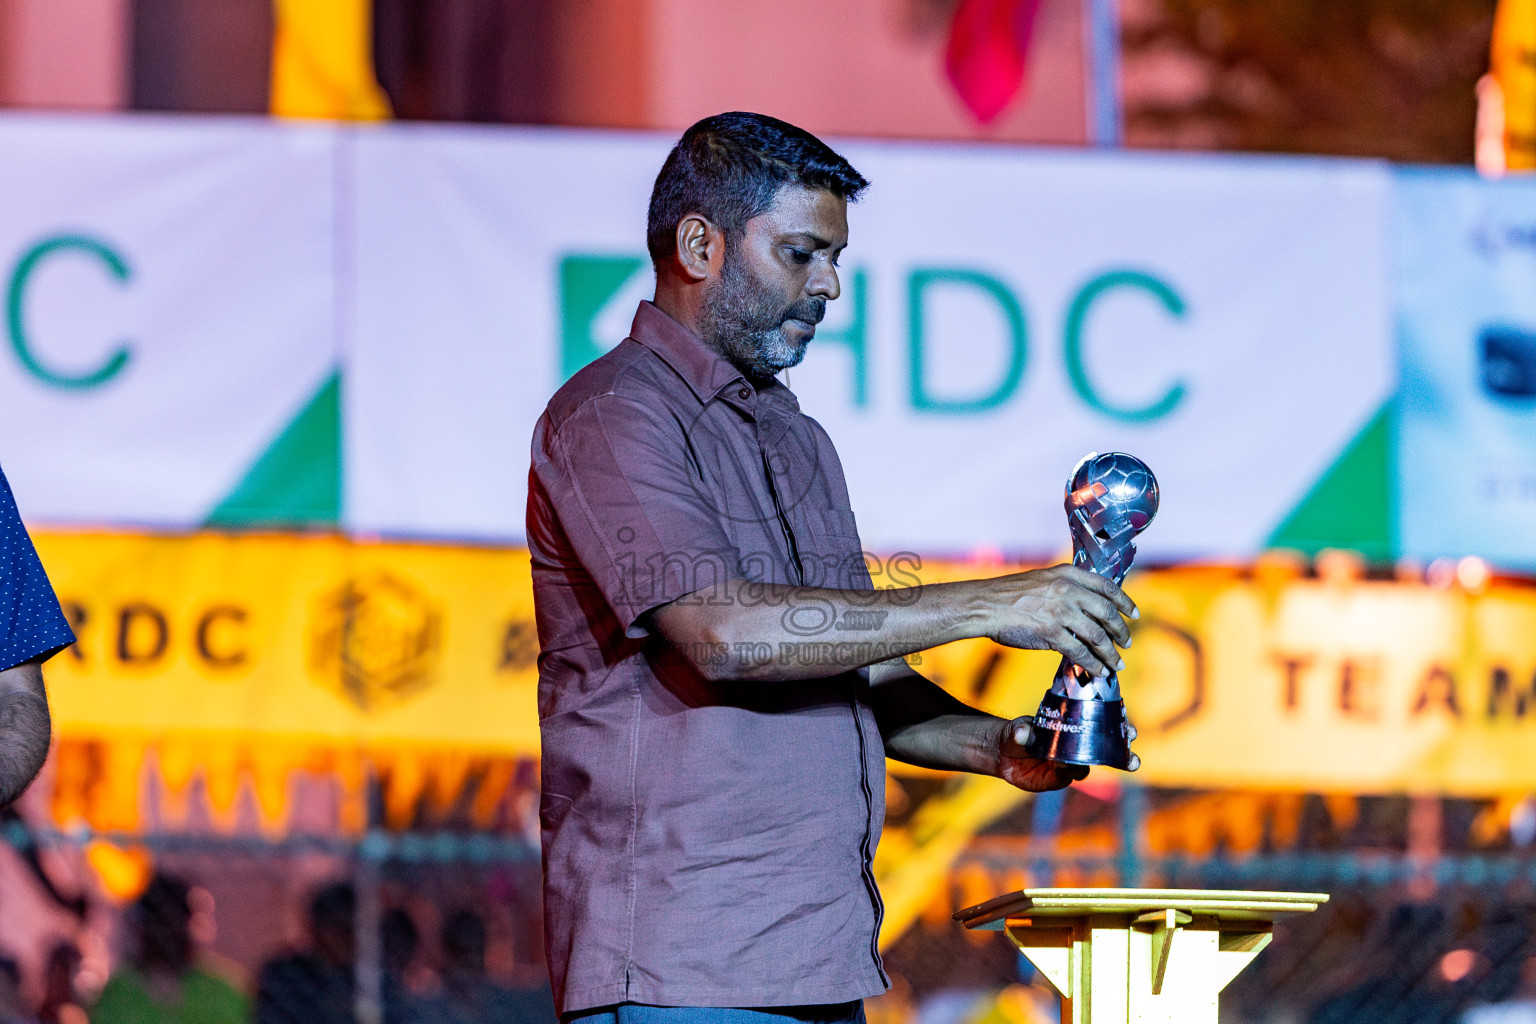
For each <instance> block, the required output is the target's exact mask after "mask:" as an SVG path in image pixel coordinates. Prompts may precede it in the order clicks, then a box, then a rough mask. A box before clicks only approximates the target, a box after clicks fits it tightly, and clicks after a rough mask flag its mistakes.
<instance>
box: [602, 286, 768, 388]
mask: <svg viewBox="0 0 1536 1024" xmlns="http://www.w3.org/2000/svg"><path fill="white" fill-rule="evenodd" d="M629 336H630V337H631V338H634V339H635V340H636V341H638V342H639V343H640V344H642V345H644V346H645V347H646V348H648V349H650V350H651V351H652V352H655V353H656V354H657V355H658V356H661V358H662V360H663V361H664V362H665V363H666V364H667V365H668V366H670V367H672V369H673V370H675V371H676V372H677V375H678V376H679V377H681V378H683V382H684V383H686V384H687V385H688V387H689V388H691V389H692V390H693V393H694V395H695V396H697V397H698V399H699V401H701V402H707V401H709V399H711V398H713V397H714V396H715V395H717V394H719V393H720V392H721V391H722V390H723V389H724V388H725V387H727V386H728V385H730V384H734V383H736V382H737V381H740V382H742V383H743V384H745V383H746V378H745V377H744V376H742V373H741V371H740V370H738V369H736V367H734V366H732V365H731V364H730V362H729V361H728V360H727V359H726V358H725V357H724V356H722V355H720V353H718V352H716V351H715V350H714V349H712V348H710V347H709V346H708V345H706V344H704V342H703V341H702V340H700V338H699V337H698V335H696V334H694V333H693V332H692V331H690V330H689V329H688V328H686V327H684V326H683V325H682V324H680V323H678V322H677V321H676V320H673V319H672V318H671V317H670V316H668V315H667V314H665V313H663V312H662V311H661V310H660V309H659V308H658V307H657V306H656V305H655V304H654V303H651V302H646V301H642V302H641V303H640V308H639V309H638V310H636V311H635V322H634V323H633V324H632V325H631V326H630V328H629Z"/></svg>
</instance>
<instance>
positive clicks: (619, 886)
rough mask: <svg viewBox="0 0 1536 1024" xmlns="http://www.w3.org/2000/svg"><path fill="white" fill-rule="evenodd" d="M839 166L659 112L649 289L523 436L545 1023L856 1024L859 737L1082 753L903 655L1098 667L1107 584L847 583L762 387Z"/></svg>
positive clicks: (989, 754) (867, 902) (1067, 571)
mask: <svg viewBox="0 0 1536 1024" xmlns="http://www.w3.org/2000/svg"><path fill="white" fill-rule="evenodd" d="M866 185H867V182H866V181H865V180H864V179H863V178H862V177H860V176H859V174H858V172H856V171H855V170H854V169H853V168H852V167H851V166H849V165H848V163H847V161H845V160H843V158H842V157H840V156H838V155H837V154H836V153H834V152H833V151H832V150H831V149H829V148H828V147H827V146H826V145H825V144H823V143H822V142H821V141H820V140H818V139H816V138H815V137H814V136H812V135H810V134H809V133H807V132H804V131H802V130H800V129H798V128H795V127H794V126H792V125H789V124H785V123H784V122H782V121H777V120H775V119H773V118H769V117H763V116H761V115H756V114H739V113H738V114H722V115H719V116H716V117H712V118H707V119H705V120H703V121H700V122H699V123H698V124H696V125H694V126H693V127H692V128H690V129H688V131H687V132H686V133H685V134H684V135H683V137H682V139H681V140H680V141H679V142H678V144H677V146H676V147H675V148H674V149H673V151H672V153H671V155H670V156H669V157H668V158H667V161H666V163H665V165H664V166H663V167H662V170H661V173H660V175H659V176H658V178H657V180H656V186H655V190H654V192H653V193H652V196H651V208H650V218H649V232H648V234H649V238H648V242H649V247H650V251H651V257H652V260H653V261H654V263H655V266H656V298H655V301H654V302H653V303H652V302H645V303H641V305H640V309H639V311H638V312H637V313H636V315H635V321H634V326H633V328H632V330H631V333H630V336H629V338H628V339H626V340H625V341H624V342H623V343H621V344H620V345H619V346H618V347H617V348H615V349H614V350H613V351H612V352H609V353H608V354H607V355H605V356H603V357H602V358H600V359H597V360H596V361H594V362H593V363H592V364H591V365H589V366H587V367H586V368H585V369H583V370H582V371H580V372H579V373H577V374H576V375H575V376H574V377H572V378H571V380H570V381H569V382H568V383H567V384H566V385H565V386H564V387H562V388H561V389H560V391H559V392H558V393H557V394H556V395H555V397H554V398H553V399H551V400H550V403H549V407H548V409H547V410H546V412H545V414H544V416H543V417H542V418H541V419H540V420H539V423H538V426H537V427H536V428H535V431H534V437H533V453H532V454H533V469H532V473H531V477H530V481H529V499H528V545H529V548H530V550H531V552H532V557H533V579H534V597H535V602H536V607H537V618H538V628H539V642H540V648H541V652H540V655H539V715H540V722H541V732H542V738H543V799H542V803H541V807H540V815H541V823H542V826H543V840H544V867H545V882H544V884H545V897H544V908H545V918H546V933H547V947H548V954H549V961H550V973H551V977H552V980H553V983H554V988H555V993H556V999H557V1001H558V1004H559V1007H560V1010H561V1011H562V1013H563V1014H564V1015H565V1016H566V1018H567V1019H568V1020H569V1019H572V1018H581V1019H582V1020H583V1024H771V1022H772V1021H775V1020H782V1019H792V1020H799V1021H811V1020H814V1021H818V1022H830V1021H853V1020H858V1019H859V1018H860V1017H861V1015H862V1010H861V1008H860V1007H861V1003H860V1002H859V1000H861V999H863V998H864V997H866V996H870V995H874V994H877V993H879V992H881V991H883V990H884V988H885V987H886V985H887V980H886V977H885V973H884V970H883V968H882V966H881V962H880V955H879V952H878V950H877V947H876V934H877V932H878V930H879V924H880V913H881V907H880V897H879V894H878V892H877V891H876V889H875V883H874V877H873V874H872V871H871V858H872V856H873V854H874V849H875V845H876V843H877V842H878V841H879V835H880V827H881V823H882V820H883V818H884V813H885V809H884V793H885V758H886V757H893V758H897V759H899V760H903V761H907V762H910V763H913V764H920V765H926V766H929V767H933V768H941V769H955V770H961V771H970V772H979V773H983V774H989V775H995V776H997V777H999V778H1001V779H1003V780H1005V781H1006V782H1008V783H1011V784H1013V785H1015V786H1019V787H1021V788H1024V789H1029V790H1045V789H1058V788H1061V787H1063V786H1065V785H1067V784H1069V783H1070V782H1071V781H1073V780H1074V779H1078V778H1081V777H1082V775H1083V774H1084V772H1085V771H1086V769H1080V768H1074V767H1071V766H1066V765H1059V764H1053V763H1048V762H1041V761H1036V760H1033V759H1031V758H1028V757H1026V756H1025V755H1024V753H1023V749H1022V744H1023V743H1024V741H1025V740H1026V739H1027V738H1028V731H1029V723H1028V719H1016V720H1014V721H1013V722H1008V721H1005V720H1003V719H1000V718H995V717H993V716H991V715H987V714H984V713H982V712H980V711H977V710H975V709H973V708H970V707H967V706H966V705H964V704H962V703H961V702H959V701H958V700H956V699H954V698H953V697H951V696H949V695H948V694H947V693H945V692H944V691H943V690H941V689H940V688H939V687H937V686H936V685H934V684H933V683H931V682H929V681H928V680H926V679H924V678H923V677H922V676H921V675H919V674H918V673H917V672H915V671H913V670H912V669H911V668H910V667H909V666H908V665H907V663H906V661H905V660H904V658H905V656H907V655H909V654H912V653H915V652H917V651H921V650H924V649H926V648H929V647H934V646H937V645H939V644H943V643H948V642H950V641H952V640H959V639H963V638H966V637H990V638H992V639H994V640H996V641H998V642H999V643H1003V644H1007V645H1009V646H1013V647H1023V648H1033V649H1045V648H1049V649H1052V650H1057V651H1060V652H1062V653H1064V654H1066V655H1068V656H1069V657H1071V658H1072V659H1073V660H1075V661H1077V662H1078V663H1079V664H1081V665H1083V666H1084V667H1086V668H1088V669H1090V670H1094V671H1107V668H1106V666H1109V667H1118V666H1119V655H1118V654H1117V652H1116V650H1115V645H1116V644H1119V645H1121V646H1124V645H1125V644H1127V643H1129V633H1128V631H1127V628H1126V624H1125V622H1124V620H1123V618H1122V615H1134V614H1136V613H1135V608H1134V606H1133V605H1132V604H1131V602H1130V600H1129V599H1128V598H1127V597H1126V596H1125V595H1124V594H1123V593H1122V592H1121V591H1120V590H1119V588H1118V587H1116V586H1115V585H1114V584H1113V583H1110V582H1108V581H1107V580H1104V579H1102V578H1100V577H1098V576H1094V575H1091V574H1089V573H1086V572H1082V571H1080V570H1077V569H1074V568H1072V567H1070V566H1058V567H1054V568H1050V569H1043V570H1037V571H1033V572H1026V573H1019V574H1016V575H1012V576H1005V577H1002V578H1000V579H994V580H978V581H971V582H965V583H952V584H942V585H934V586H907V587H889V586H887V587H884V588H882V589H875V587H874V581H873V580H872V578H871V575H870V572H869V570H868V567H867V566H866V562H865V559H864V556H863V554H862V550H861V545H860V543H859V536H858V530H857V527H856V525H855V522H854V515H853V511H852V510H851V509H850V507H849V501H848V493H847V487H846V485H845V483H844V480H843V473H842V468H841V465H840V463H839V461H838V457H837V452H836V450H835V449H834V448H833V446H832V442H831V439H830V438H828V436H827V435H826V433H825V431H823V430H822V428H821V426H820V425H819V424H817V423H816V421H815V420H812V419H811V418H810V417H808V416H806V415H804V414H803V413H801V412H800V408H799V405H798V403H797V402H796V400H795V396H794V394H793V393H792V392H790V390H789V389H788V388H786V387H785V386H784V385H782V384H781V383H779V381H778V380H777V379H775V374H776V373H778V372H779V371H781V370H783V369H785V368H787V367H790V366H793V365H795V364H797V363H798V362H799V361H800V359H801V357H802V356H803V354H804V352H805V348H806V345H807V344H809V343H810V341H811V339H812V336H813V335H814V334H815V330H816V324H817V323H818V322H819V321H820V320H821V318H822V315H823V313H824V311H825V307H826V304H827V303H828V302H830V301H832V300H834V299H836V298H837V296H838V289H839V284H838V275H837V261H838V256H839V254H840V253H841V252H842V250H843V247H844V246H845V245H846V243H847V240H848V222H847V203H848V202H849V201H850V200H853V199H856V198H857V197H858V195H859V193H860V192H861V191H862V190H863V189H864V188H865V186H866ZM751 1008H756V1009H751ZM663 1017H665V1018H666V1019H665V1020H662V1019H661V1018H663Z"/></svg>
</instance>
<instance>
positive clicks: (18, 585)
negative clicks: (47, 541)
mask: <svg viewBox="0 0 1536 1024" xmlns="http://www.w3.org/2000/svg"><path fill="white" fill-rule="evenodd" d="M74 642H75V634H74V632H73V631H72V630H70V628H69V622H68V620H66V619H65V618H64V612H63V610H61V609H60V608H59V599H58V598H57V597H55V596H54V593H53V587H52V586H50V585H49V583H48V576H47V575H46V574H45V573H44V572H43V563H42V562H40V561H38V558H37V549H36V548H34V547H33V546H32V538H31V537H29V536H27V528H26V527H25V526H23V525H21V513H19V512H18V511H17V510H16V498H15V497H14V496H13V495H12V494H11V485H10V484H9V483H7V482H6V479H5V473H4V472H3V471H0V671H4V670H5V669H8V668H14V667H16V666H17V665H20V664H22V663H23V662H28V661H32V660H33V659H43V660H46V659H48V658H51V657H53V655H55V654H57V653H58V652H59V651H61V650H63V649H64V648H66V647H68V646H69V645H70V644H72V643H74Z"/></svg>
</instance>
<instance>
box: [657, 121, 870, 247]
mask: <svg viewBox="0 0 1536 1024" xmlns="http://www.w3.org/2000/svg"><path fill="white" fill-rule="evenodd" d="M785 185H804V186H806V187H807V188H819V189H825V190H827V191H828V192H831V193H832V194H833V195H835V196H838V197H840V198H842V199H846V200H847V201H848V202H850V203H851V202H854V201H855V200H857V199H858V198H859V193H861V192H863V191H864V189H865V188H866V187H867V186H868V185H869V182H868V181H866V180H865V179H864V177H863V175H861V174H859V172H858V171H856V170H854V169H853V167H852V165H850V164H849V163H848V161H847V160H844V159H843V158H842V157H840V156H838V155H837V154H836V153H835V152H833V151H832V147H830V146H828V145H827V144H826V143H825V142H822V141H821V140H820V139H818V138H817V137H816V136H814V135H812V134H811V133H810V132H808V131H806V130H805V129H803V128H796V127H795V126H794V125H792V124H790V123H789V122H787V121H780V120H779V119H778V118H776V117H769V116H767V115H766V114H748V113H742V112H741V111H732V112H731V113H729V114H716V115H715V116H714V117H706V118H705V119H704V120H702V121H700V122H698V123H697V124H695V125H694V126H693V127H692V128H689V129H688V130H687V131H686V132H684V133H683V137H682V138H681V139H679V140H678V141H677V145H675V146H673V147H672V152H671V153H669V154H667V161H666V163H664V164H662V165H661V173H660V174H658V175H657V176H656V187H655V188H653V189H652V190H651V211H650V218H649V222H648V224H647V225H646V245H647V247H648V248H649V249H650V250H651V262H652V263H654V264H655V265H656V266H657V267H660V266H661V265H662V264H663V263H664V262H666V261H667V260H669V259H671V258H672V256H673V255H675V254H676V252H677V225H678V224H679V223H680V222H681V221H682V219H683V218H684V217H686V216H688V215H689V214H690V213H698V214H703V215H704V216H705V217H708V218H709V219H710V220H711V221H712V222H714V223H715V224H716V225H717V226H718V227H719V228H720V229H721V230H722V231H724V232H725V233H726V236H727V237H728V238H731V239H735V238H738V237H740V235H741V232H742V231H743V230H744V229H745V228H746V224H747V221H749V220H751V219H752V218H753V217H757V216H760V215H761V214H763V213H766V212H767V211H768V209H769V207H771V206H772V205H773V200H774V197H775V196H777V195H778V192H779V189H781V188H783V187H784V186H785Z"/></svg>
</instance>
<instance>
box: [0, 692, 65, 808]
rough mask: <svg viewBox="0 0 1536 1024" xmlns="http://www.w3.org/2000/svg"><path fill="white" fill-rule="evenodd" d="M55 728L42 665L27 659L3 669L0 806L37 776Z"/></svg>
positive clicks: (0, 710) (0, 716)
mask: <svg viewBox="0 0 1536 1024" xmlns="http://www.w3.org/2000/svg"><path fill="white" fill-rule="evenodd" d="M52 730H53V725H52V721H51V720H50V718H49V715H48V697H47V694H46V692H45V691H44V689H43V670H42V667H41V666H40V665H38V664H37V663H36V662H28V663H27V664H25V665H17V666H16V667H14V668H8V669H6V670H5V671H3V672H0V807H3V806H5V805H6V804H9V803H10V802H11V801H13V800H15V799H16V798H17V797H18V796H20V795H21V793H22V791H23V790H25V789H26V788H27V786H28V785H30V784H31V782H32V780H33V778H35V777H36V776H37V773H38V771H39V770H40V769H41V768H42V767H43V762H44V761H45V760H47V758H48V741H49V736H50V734H51V733H52Z"/></svg>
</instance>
